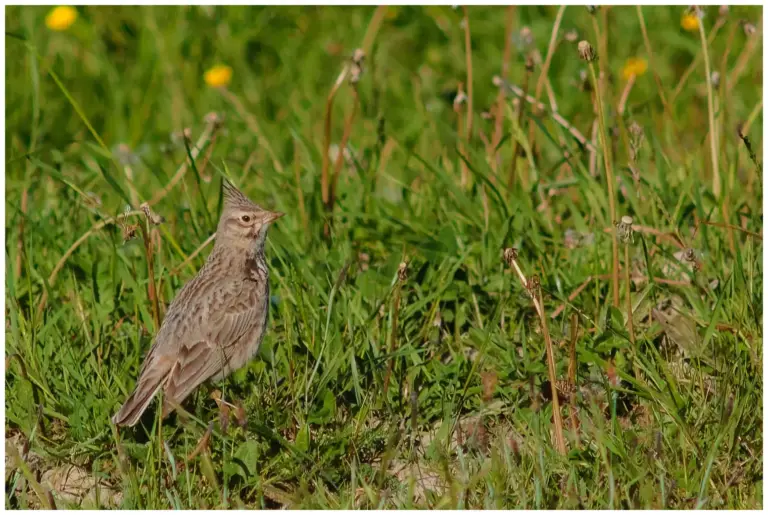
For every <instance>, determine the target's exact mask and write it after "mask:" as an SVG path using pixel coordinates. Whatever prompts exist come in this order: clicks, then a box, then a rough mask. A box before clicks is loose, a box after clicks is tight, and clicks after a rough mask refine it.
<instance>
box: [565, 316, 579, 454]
mask: <svg viewBox="0 0 768 515" xmlns="http://www.w3.org/2000/svg"><path fill="white" fill-rule="evenodd" d="M578 336H579V316H578V315H577V314H576V313H573V314H571V338H570V341H569V345H568V382H569V383H570V385H571V391H570V392H569V395H568V409H569V413H570V415H571V429H572V430H573V436H574V438H575V439H576V445H577V446H578V445H580V438H579V417H578V414H577V408H576V392H577V391H578V387H577V385H576V370H577V368H578V361H577V360H576V341H577V339H578Z"/></svg>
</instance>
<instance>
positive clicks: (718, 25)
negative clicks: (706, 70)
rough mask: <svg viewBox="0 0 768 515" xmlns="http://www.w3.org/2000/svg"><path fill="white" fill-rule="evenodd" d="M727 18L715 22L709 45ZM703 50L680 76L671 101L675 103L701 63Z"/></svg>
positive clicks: (720, 18) (708, 39) (670, 98)
mask: <svg viewBox="0 0 768 515" xmlns="http://www.w3.org/2000/svg"><path fill="white" fill-rule="evenodd" d="M725 20H726V18H724V17H719V18H718V19H717V21H716V22H715V25H714V26H713V27H712V31H711V32H710V33H709V37H708V38H707V45H711V44H712V42H713V41H714V40H715V36H717V33H718V31H719V30H720V28H722V26H723V25H724V24H725ZM701 56H702V54H701V52H699V53H697V54H696V56H695V57H694V58H693V61H691V64H689V65H688V68H686V69H685V71H684V72H683V74H682V75H681V76H680V80H679V81H678V82H677V86H675V90H674V91H673V92H672V95H670V97H669V103H670V104H672V105H674V103H675V100H676V99H677V96H678V95H679V94H680V92H681V91H683V88H684V87H685V84H686V83H687V82H688V78H689V77H690V76H691V73H693V71H694V70H695V69H696V67H697V66H698V65H699V63H701Z"/></svg>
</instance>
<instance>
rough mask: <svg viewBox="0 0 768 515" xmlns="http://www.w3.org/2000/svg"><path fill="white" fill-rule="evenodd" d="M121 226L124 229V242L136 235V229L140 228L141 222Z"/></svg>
mask: <svg viewBox="0 0 768 515" xmlns="http://www.w3.org/2000/svg"><path fill="white" fill-rule="evenodd" d="M120 228H121V229H122V230H123V243H125V242H127V241H130V240H132V239H134V238H135V237H136V231H138V230H139V224H125V223H124V224H120Z"/></svg>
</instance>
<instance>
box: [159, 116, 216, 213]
mask: <svg viewBox="0 0 768 515" xmlns="http://www.w3.org/2000/svg"><path fill="white" fill-rule="evenodd" d="M207 120H208V123H207V124H206V127H205V130H204V131H203V133H202V134H201V135H200V137H199V138H198V140H197V142H195V146H194V147H192V148H191V149H190V152H189V154H190V156H191V157H192V159H197V156H199V155H200V152H202V150H203V148H205V146H206V145H207V144H208V142H209V141H211V139H212V138H213V135H214V134H215V133H216V132H217V131H218V130H219V128H220V127H221V119H220V118H218V117H207ZM188 169H189V157H186V158H185V159H184V163H182V165H181V166H180V167H179V169H178V170H176V173H175V174H174V175H173V177H172V178H171V180H170V181H169V182H168V184H166V186H165V188H163V189H161V190H160V191H158V192H157V193H156V194H155V196H154V197H152V200H150V201H149V202H148V204H149V206H150V207H152V206H154V205H155V204H157V203H158V202H160V201H161V200H163V199H164V198H165V196H166V195H168V193H169V192H170V191H171V190H172V189H173V188H174V187H175V186H176V184H178V182H179V181H180V180H181V179H182V178H183V177H184V174H186V173H187V170H188Z"/></svg>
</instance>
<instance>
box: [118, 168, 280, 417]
mask: <svg viewBox="0 0 768 515" xmlns="http://www.w3.org/2000/svg"><path fill="white" fill-rule="evenodd" d="M223 189H224V209H223V211H222V213H221V219H220V220H219V225H218V228H217V230H216V244H215V245H214V247H213V250H212V251H211V254H210V255H209V256H208V260H207V261H206V263H205V265H203V267H202V268H201V269H200V271H199V272H198V273H197V275H196V276H195V278H194V279H192V280H191V281H189V282H188V283H187V284H186V285H184V287H183V288H182V289H181V291H180V292H179V294H178V296H177V297H176V299H175V300H174V301H173V302H172V303H171V305H170V307H169V308H168V312H167V313H166V315H165V319H164V320H163V323H162V325H161V326H160V330H159V331H158V333H157V336H156V337H155V342H154V344H153V345H152V348H150V350H149V353H147V356H146V357H145V358H144V363H143V365H142V367H141V371H140V373H139V379H138V381H137V382H136V388H135V390H134V392H133V393H132V394H131V396H130V397H128V400H127V401H125V404H123V406H122V407H121V408H120V411H118V412H117V413H116V414H115V415H114V416H113V417H112V421H113V422H114V423H115V424H117V425H119V426H133V425H135V424H136V422H137V421H138V420H139V417H141V415H142V413H144V411H145V410H146V409H147V407H148V406H149V404H150V402H151V401H152V399H153V398H154V396H155V394H157V392H158V391H159V390H160V389H162V390H163V417H165V416H166V415H168V414H169V413H170V412H171V411H173V410H174V408H175V407H176V406H177V405H178V404H180V403H181V402H183V401H184V399H186V398H187V396H189V394H191V393H192V392H193V391H194V390H195V389H196V388H197V387H198V386H200V385H201V384H202V383H203V382H205V381H207V380H208V379H213V380H219V379H223V378H224V377H226V376H228V375H229V374H231V373H232V372H234V371H235V370H237V369H239V368H241V367H243V366H244V365H245V364H246V363H248V361H249V360H250V359H251V358H253V357H254V356H255V355H256V352H257V351H258V350H259V345H260V344H261V340H262V338H263V337H264V332H265V330H266V325H267V317H268V312H269V271H268V269H267V263H266V261H265V259H264V241H265V238H266V235H267V229H268V228H269V224H270V223H272V222H273V221H275V220H276V219H278V218H279V217H281V216H282V213H274V212H271V211H266V210H264V209H262V208H260V207H259V206H257V205H256V204H254V203H253V202H251V201H250V200H249V199H248V198H247V197H246V196H245V195H243V194H242V193H241V192H240V191H239V190H237V188H235V187H234V186H233V185H231V184H230V183H229V182H227V181H226V180H225V181H224V185H223Z"/></svg>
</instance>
